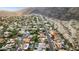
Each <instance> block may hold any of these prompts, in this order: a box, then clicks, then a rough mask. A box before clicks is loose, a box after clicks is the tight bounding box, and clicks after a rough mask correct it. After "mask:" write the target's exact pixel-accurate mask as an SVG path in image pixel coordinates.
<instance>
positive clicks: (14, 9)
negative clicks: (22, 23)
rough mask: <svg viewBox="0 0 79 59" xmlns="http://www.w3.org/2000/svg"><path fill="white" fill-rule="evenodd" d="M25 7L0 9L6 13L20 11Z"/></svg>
mask: <svg viewBox="0 0 79 59" xmlns="http://www.w3.org/2000/svg"><path fill="white" fill-rule="evenodd" d="M23 8H24V7H0V10H5V11H18V10H21V9H23Z"/></svg>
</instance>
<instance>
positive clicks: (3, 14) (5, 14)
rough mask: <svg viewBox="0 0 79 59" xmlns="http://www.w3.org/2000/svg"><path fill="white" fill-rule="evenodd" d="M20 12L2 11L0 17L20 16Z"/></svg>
mask: <svg viewBox="0 0 79 59" xmlns="http://www.w3.org/2000/svg"><path fill="white" fill-rule="evenodd" d="M19 15H20V12H12V11H4V10H2V11H0V16H19Z"/></svg>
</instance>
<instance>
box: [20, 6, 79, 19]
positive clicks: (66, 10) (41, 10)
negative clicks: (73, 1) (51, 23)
mask: <svg viewBox="0 0 79 59" xmlns="http://www.w3.org/2000/svg"><path fill="white" fill-rule="evenodd" d="M20 12H21V13H22V15H27V14H41V15H44V16H47V17H53V18H57V19H66V20H69V19H79V8H78V7H29V8H25V9H23V10H21V11H20Z"/></svg>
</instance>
